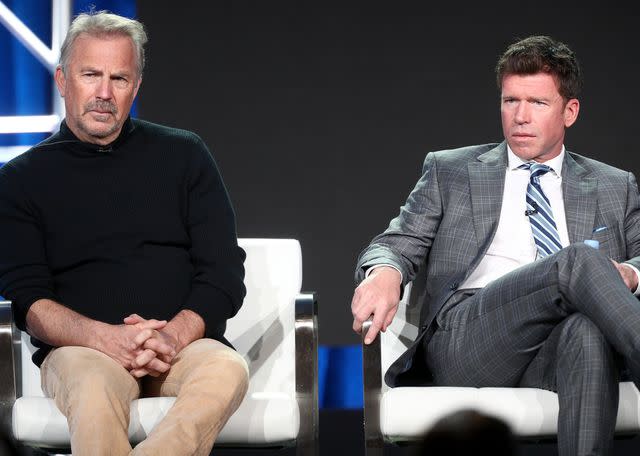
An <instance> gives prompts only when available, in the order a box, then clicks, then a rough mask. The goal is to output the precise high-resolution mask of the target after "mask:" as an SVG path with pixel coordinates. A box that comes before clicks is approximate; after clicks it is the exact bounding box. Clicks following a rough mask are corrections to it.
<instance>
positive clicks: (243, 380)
mask: <svg viewBox="0 0 640 456" xmlns="http://www.w3.org/2000/svg"><path fill="white" fill-rule="evenodd" d="M188 348H189V353H184V355H186V356H188V357H189V358H191V360H190V361H188V362H189V364H191V366H192V369H190V370H191V373H192V374H193V375H196V376H201V377H203V378H218V379H221V377H226V381H228V382H230V383H231V384H235V385H238V387H239V389H241V390H246V389H247V387H248V383H249V366H248V364H247V361H246V360H245V359H244V357H242V355H240V354H239V353H238V352H237V351H235V350H234V349H232V348H230V347H227V346H226V345H224V344H222V343H221V342H218V341H217V340H213V339H200V340H198V341H196V342H193V343H192V344H191V345H190V346H189V347H188ZM186 351H187V350H185V352H186Z"/></svg>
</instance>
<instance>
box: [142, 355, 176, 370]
mask: <svg viewBox="0 0 640 456" xmlns="http://www.w3.org/2000/svg"><path fill="white" fill-rule="evenodd" d="M145 368H146V369H147V370H149V371H150V372H152V371H156V372H159V373H161V374H163V373H165V372H167V371H168V370H169V369H170V368H171V364H169V363H165V362H164V361H162V360H160V359H158V358H154V359H152V360H151V361H150V362H149V364H147V365H146V366H145Z"/></svg>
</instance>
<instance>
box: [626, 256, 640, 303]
mask: <svg viewBox="0 0 640 456" xmlns="http://www.w3.org/2000/svg"><path fill="white" fill-rule="evenodd" d="M624 264H626V265H627V266H629V267H630V268H631V269H633V272H635V274H636V278H637V279H638V282H639V283H640V271H639V270H638V268H636V267H635V266H633V265H632V264H631V263H624ZM633 294H634V295H635V296H640V285H639V286H637V287H636V289H635V291H634V292H633Z"/></svg>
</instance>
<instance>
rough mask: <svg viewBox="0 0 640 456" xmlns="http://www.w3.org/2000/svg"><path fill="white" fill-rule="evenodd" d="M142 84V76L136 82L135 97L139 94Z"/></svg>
mask: <svg viewBox="0 0 640 456" xmlns="http://www.w3.org/2000/svg"><path fill="white" fill-rule="evenodd" d="M141 84H142V77H140V78H139V79H138V83H137V84H136V88H135V89H134V90H133V99H134V100H135V98H136V97H137V96H138V90H139V89H140V85H141Z"/></svg>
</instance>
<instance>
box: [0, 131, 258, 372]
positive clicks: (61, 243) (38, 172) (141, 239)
mask: <svg viewBox="0 0 640 456" xmlns="http://www.w3.org/2000/svg"><path fill="white" fill-rule="evenodd" d="M244 258H245V252H244V251H243V250H242V249H241V248H240V247H238V245H237V237H236V228H235V216H234V212H233V209H232V206H231V203H230V201H229V197H228V194H227V191H226V188H225V186H224V183H223V181H222V178H221V176H220V173H219V172H218V168H217V166H216V164H215V162H214V160H213V157H212V156H211V154H210V153H209V151H208V149H207V147H206V145H205V144H204V142H203V141H202V140H201V139H200V138H199V137H198V136H197V135H195V134H194V133H191V132H188V131H184V130H177V129H173V128H168V127H164V126H160V125H156V124H152V123H150V122H145V121H141V120H137V119H133V120H132V119H128V120H127V122H126V123H125V125H124V126H123V129H122V132H121V134H120V135H119V137H118V138H117V139H116V140H115V141H114V142H113V143H111V144H110V145H108V146H97V145H95V144H88V143H83V142H81V141H80V140H78V139H77V138H76V137H75V135H74V134H73V133H72V132H71V130H70V129H69V128H68V127H67V125H66V124H65V123H64V122H63V123H62V125H61V127H60V131H59V132H58V133H56V134H54V135H53V136H51V137H50V138H48V139H46V140H45V141H43V142H42V143H40V144H38V145H36V146H34V147H33V148H32V149H30V150H28V151H27V152H25V153H24V154H22V155H20V156H18V157H16V158H14V159H13V160H11V161H10V162H9V163H7V164H5V165H4V166H3V167H2V168H0V295H2V296H4V297H5V298H7V299H10V300H11V301H12V308H13V313H14V319H15V322H16V325H17V326H18V327H19V328H20V329H23V330H24V329H25V318H26V314H27V311H28V310H29V307H30V306H31V305H32V304H33V303H34V302H35V301H36V300H38V299H41V298H48V299H53V300H55V301H57V302H59V303H60V304H63V305H65V306H67V307H69V308H71V309H73V310H75V311H76V312H78V313H80V314H82V315H85V316H87V317H89V318H92V319H95V320H99V321H103V322H106V323H111V324H120V323H122V320H123V318H124V317H125V316H127V315H129V314H131V313H134V312H135V313H138V314H139V315H141V316H142V317H144V318H157V319H171V318H172V317H173V316H174V315H175V314H176V313H178V312H179V311H180V310H182V309H190V310H192V311H194V312H196V313H197V314H199V315H200V316H201V317H202V318H203V319H204V322H205V325H206V334H205V335H206V337H211V338H214V339H218V340H220V341H222V342H225V343H227V344H228V342H227V341H226V340H225V339H224V331H225V328H226V320H227V319H228V318H230V317H232V316H233V315H235V314H236V312H237V311H238V309H239V308H240V306H241V304H242V300H243V298H244V295H245V287H244V284H243V278H244V267H243V261H244ZM34 343H35V344H36V346H39V347H41V349H40V350H38V352H37V353H36V355H34V362H35V363H36V364H38V365H39V364H40V363H41V362H42V360H43V359H44V357H45V356H46V353H48V351H49V350H50V348H51V347H49V346H47V345H46V344H44V343H42V342H40V341H36V340H34Z"/></svg>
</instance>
